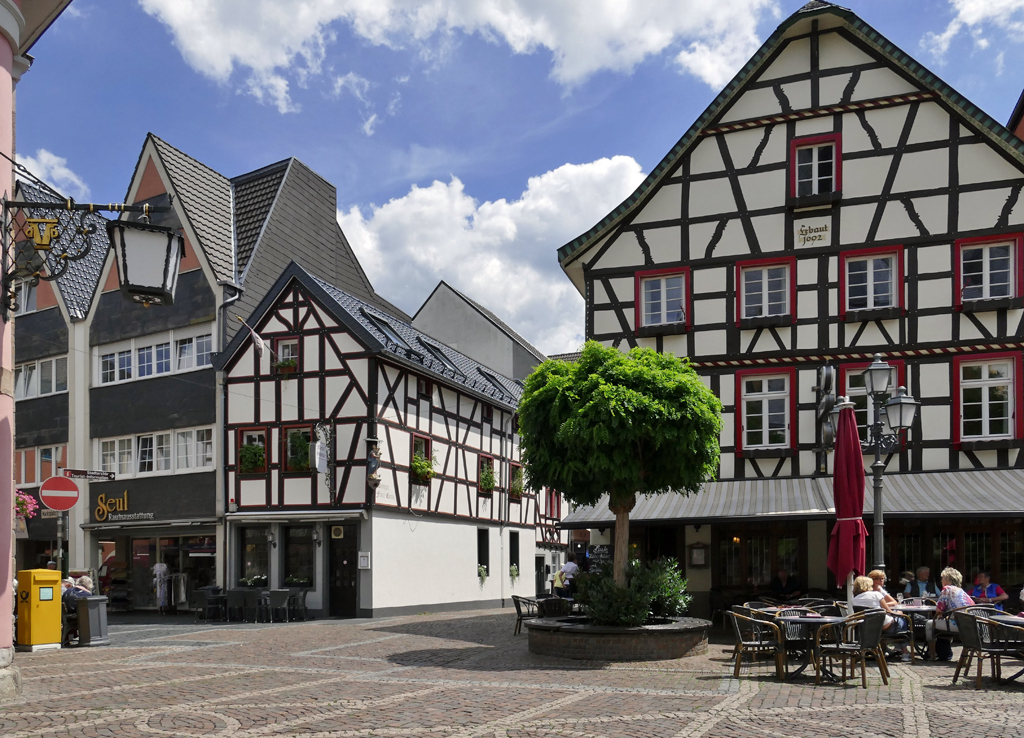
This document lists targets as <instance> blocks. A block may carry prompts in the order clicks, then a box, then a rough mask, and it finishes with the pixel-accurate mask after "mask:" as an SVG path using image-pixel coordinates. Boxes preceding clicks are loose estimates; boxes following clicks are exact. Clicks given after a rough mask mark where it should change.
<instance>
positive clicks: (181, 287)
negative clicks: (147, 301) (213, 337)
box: [89, 269, 237, 346]
mask: <svg viewBox="0 0 1024 738" xmlns="http://www.w3.org/2000/svg"><path fill="white" fill-rule="evenodd" d="M216 313H217V301H216V299H215V298H214V295H213V290H211V289H210V283H209V282H207V281H206V275H204V274H203V270H202V269H196V270H195V271H192V272H186V273H185V274H182V275H181V276H180V277H178V289H177V291H176V292H175V294H174V304H173V305H171V306H170V307H149V308H146V307H142V306H141V305H136V304H135V303H132V302H128V301H127V300H125V299H124V297H122V296H121V293H120V292H108V293H106V294H105V295H100V299H99V305H98V306H97V307H96V317H95V318H93V321H92V326H91V327H90V329H89V345H90V346H97V345H99V344H104V343H112V342H114V341H122V340H124V339H126V338H138V337H139V336H145V335H148V334H150V333H157V332H159V331H166V330H170V329H171V328H184V327H185V326H189V325H195V324H197V323H208V322H210V321H212V320H214V319H215V318H216V317H217V316H216ZM236 322H237V321H236Z"/></svg>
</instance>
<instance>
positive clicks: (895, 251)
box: [839, 244, 907, 366]
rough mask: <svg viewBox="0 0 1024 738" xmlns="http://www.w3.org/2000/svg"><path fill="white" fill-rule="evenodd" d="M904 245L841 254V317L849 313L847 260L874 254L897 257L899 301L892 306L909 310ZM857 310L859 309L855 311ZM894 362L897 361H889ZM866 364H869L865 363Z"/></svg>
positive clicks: (902, 310) (897, 292) (901, 309)
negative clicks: (904, 278)
mask: <svg viewBox="0 0 1024 738" xmlns="http://www.w3.org/2000/svg"><path fill="white" fill-rule="evenodd" d="M903 251H904V249H903V245H902V244H900V245H898V246H873V247H871V248H868V249H854V250H852V251H843V252H841V253H840V254H839V317H840V318H844V317H846V313H847V307H846V302H847V299H846V298H847V294H846V262H847V261H848V260H850V259H863V258H865V257H872V256H884V255H885V254H892V255H893V256H895V257H896V295H897V298H896V299H897V303H896V305H893V306H892V307H898V308H899V309H900V314H901V315H902V314H905V313H906V312H907V307H906V305H907V303H906V300H905V297H904V290H905V286H904V284H903V281H904V280H903V275H904V271H903ZM884 309H885V308H861V310H884ZM854 312H857V311H854ZM889 363H890V364H894V363H895V362H891V361H890V362H889ZM864 366H867V364H865V365H864Z"/></svg>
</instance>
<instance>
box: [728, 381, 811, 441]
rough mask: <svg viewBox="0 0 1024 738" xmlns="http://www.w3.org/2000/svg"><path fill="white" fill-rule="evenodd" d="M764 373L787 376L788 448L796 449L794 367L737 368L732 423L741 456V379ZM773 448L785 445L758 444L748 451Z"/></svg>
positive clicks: (742, 428)
mask: <svg viewBox="0 0 1024 738" xmlns="http://www.w3.org/2000/svg"><path fill="white" fill-rule="evenodd" d="M759 374H761V375H764V374H774V375H779V374H784V375H786V376H787V377H789V448H790V449H793V450H796V448H797V427H796V421H797V414H796V395H797V391H796V367H784V366H764V367H757V368H756V369H739V370H737V372H736V395H735V397H734V398H733V408H735V409H734V411H733V425H734V426H735V430H736V451H735V453H736V456H738V457H742V456H743V451H744V449H743V430H744V427H743V380H744V379H746V378H748V377H752V376H756V375H759ZM775 448H785V446H770V447H767V448H766V447H763V446H758V447H757V448H752V449H750V451H765V450H769V449H775Z"/></svg>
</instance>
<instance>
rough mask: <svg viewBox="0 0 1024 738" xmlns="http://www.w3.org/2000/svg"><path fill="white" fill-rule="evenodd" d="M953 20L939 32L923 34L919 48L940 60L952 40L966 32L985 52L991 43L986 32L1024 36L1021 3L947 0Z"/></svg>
mask: <svg viewBox="0 0 1024 738" xmlns="http://www.w3.org/2000/svg"><path fill="white" fill-rule="evenodd" d="M949 4H950V6H951V9H952V10H953V13H954V15H953V20H951V21H950V22H949V25H948V26H946V28H945V30H943V31H942V32H941V33H926V34H925V36H924V38H923V39H921V46H922V47H923V48H925V49H927V50H928V51H930V52H931V53H932V54H933V55H934V56H935V57H936V58H937V59H939V60H942V59H943V57H944V56H945V55H946V53H947V52H948V51H949V47H950V44H952V43H953V39H954V38H956V37H957V36H958V35H960V33H961V32H964V31H966V32H967V33H968V34H969V35H970V36H971V38H972V40H973V41H974V45H975V46H976V47H978V48H979V49H987V48H988V46H989V44H990V40H989V39H988V37H987V36H986V35H985V32H986V30H987V29H990V28H996V29H1000V30H1002V31H1005V32H1006V33H1007V35H1008V36H1009V37H1010V38H1014V39H1019V38H1020V34H1021V33H1024V0H949Z"/></svg>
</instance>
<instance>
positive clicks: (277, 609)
mask: <svg viewBox="0 0 1024 738" xmlns="http://www.w3.org/2000/svg"><path fill="white" fill-rule="evenodd" d="M291 596H292V593H291V591H290V590H287V589H272V590H270V592H269V593H268V595H267V605H266V607H267V616H268V617H267V620H269V621H270V622H271V623H273V622H275V621H276V617H277V615H278V614H280V615H281V617H282V618H283V619H284V622H286V623H287V622H288V598H289V597H291Z"/></svg>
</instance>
